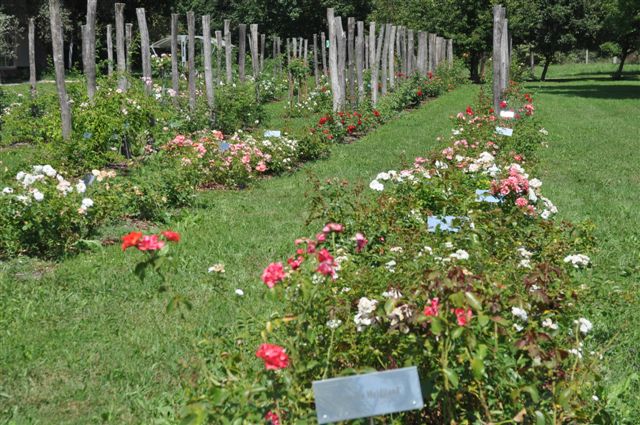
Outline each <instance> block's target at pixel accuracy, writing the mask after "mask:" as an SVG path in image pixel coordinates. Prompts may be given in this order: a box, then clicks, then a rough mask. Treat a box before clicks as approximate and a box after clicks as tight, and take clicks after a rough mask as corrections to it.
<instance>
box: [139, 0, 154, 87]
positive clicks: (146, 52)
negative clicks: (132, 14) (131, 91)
mask: <svg viewBox="0 0 640 425" xmlns="http://www.w3.org/2000/svg"><path fill="white" fill-rule="evenodd" d="M136 15H137V16H138V28H139V29H140V50H141V55H142V79H143V80H144V85H145V90H146V92H147V93H151V91H152V85H151V47H150V42H149V30H148V29H147V17H146V16H145V13H144V8H142V7H139V8H137V9H136Z"/></svg>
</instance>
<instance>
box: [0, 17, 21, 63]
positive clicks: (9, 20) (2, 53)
mask: <svg viewBox="0 0 640 425" xmlns="http://www.w3.org/2000/svg"><path fill="white" fill-rule="evenodd" d="M20 31H21V29H20V26H19V24H18V19H17V18H16V17H15V16H13V15H9V14H7V13H4V12H3V11H2V9H0V57H4V58H7V59H14V58H15V54H16V38H15V34H18V33H20Z"/></svg>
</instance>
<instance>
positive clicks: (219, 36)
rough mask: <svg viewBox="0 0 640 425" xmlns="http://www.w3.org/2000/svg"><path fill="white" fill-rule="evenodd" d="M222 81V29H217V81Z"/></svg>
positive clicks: (218, 82)
mask: <svg viewBox="0 0 640 425" xmlns="http://www.w3.org/2000/svg"><path fill="white" fill-rule="evenodd" d="M221 81H222V31H216V83H217V84H220V82H221Z"/></svg>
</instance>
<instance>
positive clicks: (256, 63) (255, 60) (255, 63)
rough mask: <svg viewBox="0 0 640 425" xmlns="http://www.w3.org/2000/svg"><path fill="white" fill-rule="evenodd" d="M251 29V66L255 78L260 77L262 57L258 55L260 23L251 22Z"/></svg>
mask: <svg viewBox="0 0 640 425" xmlns="http://www.w3.org/2000/svg"><path fill="white" fill-rule="evenodd" d="M249 29H250V31H251V46H250V47H251V68H252V69H253V78H255V79H258V76H259V75H260V58H259V57H258V24H251V25H250V26H249ZM256 87H257V86H256Z"/></svg>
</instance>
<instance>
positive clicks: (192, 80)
mask: <svg viewBox="0 0 640 425" xmlns="http://www.w3.org/2000/svg"><path fill="white" fill-rule="evenodd" d="M187 39H188V40H187V43H188V46H189V47H188V48H189V53H188V57H187V66H188V68H189V107H190V108H191V110H194V109H196V17H195V15H194V13H193V11H192V10H190V11H189V12H187Z"/></svg>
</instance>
